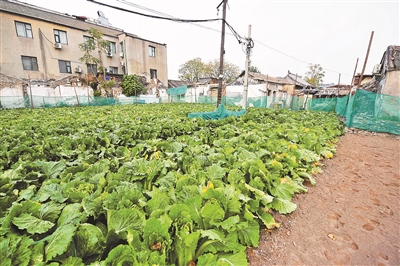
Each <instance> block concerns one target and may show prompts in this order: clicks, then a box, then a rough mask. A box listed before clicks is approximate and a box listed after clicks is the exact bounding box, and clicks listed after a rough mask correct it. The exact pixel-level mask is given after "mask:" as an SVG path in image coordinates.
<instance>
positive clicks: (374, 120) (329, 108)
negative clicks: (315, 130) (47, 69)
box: [0, 87, 400, 135]
mask: <svg viewBox="0 0 400 266" xmlns="http://www.w3.org/2000/svg"><path fill="white" fill-rule="evenodd" d="M184 90H185V88H184V87H182V88H179V89H177V90H176V91H174V93H171V94H169V101H170V102H182V103H183V102H191V103H202V104H215V105H216V104H217V97H216V96H213V97H209V96H197V95H192V96H185V94H181V93H182V92H183V91H184ZM175 93H176V94H175ZM146 101H147V100H143V99H139V97H121V98H117V99H115V98H112V97H92V96H89V97H88V96H79V97H75V96H69V97H48V96H32V97H29V96H0V108H6V109H11V108H31V107H33V108H48V107H63V106H78V105H79V106H102V105H116V104H144V103H146ZM221 103H222V104H224V105H225V106H241V105H242V98H241V97H222V100H221ZM247 106H248V107H257V108H275V109H277V108H288V109H290V110H293V111H298V110H314V111H325V112H336V113H337V114H338V115H340V116H342V117H345V118H346V125H347V126H348V127H352V128H359V129H364V130H369V131H375V132H388V133H392V134H396V135H400V98H399V97H394V96H390V95H384V94H376V93H373V92H369V91H365V90H357V91H356V93H355V94H354V95H351V96H349V95H346V96H345V97H342V98H314V99H312V98H307V97H297V96H292V97H290V99H289V100H287V99H286V98H285V99H283V98H276V97H274V96H264V97H257V98H248V100H247Z"/></svg>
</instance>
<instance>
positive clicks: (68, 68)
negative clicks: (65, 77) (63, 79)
mask: <svg viewBox="0 0 400 266" xmlns="http://www.w3.org/2000/svg"><path fill="white" fill-rule="evenodd" d="M60 63H64V64H65V71H62V70H64V69H62V68H61V64H60ZM58 68H59V70H60V73H69V74H72V67H71V61H66V60H58Z"/></svg>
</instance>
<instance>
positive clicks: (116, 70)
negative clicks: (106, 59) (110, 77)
mask: <svg viewBox="0 0 400 266" xmlns="http://www.w3.org/2000/svg"><path fill="white" fill-rule="evenodd" d="M108 69H109V70H111V71H108V73H110V74H118V67H115V66H109V67H108Z"/></svg>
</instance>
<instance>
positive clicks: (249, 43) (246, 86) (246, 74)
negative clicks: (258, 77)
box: [242, 25, 253, 110]
mask: <svg viewBox="0 0 400 266" xmlns="http://www.w3.org/2000/svg"><path fill="white" fill-rule="evenodd" d="M247 36H248V37H247V43H246V65H245V69H244V84H243V87H244V88H243V104H242V108H243V109H244V110H246V106H247V91H248V89H249V62H250V53H251V48H252V43H253V42H252V41H251V25H249V32H248V34H247Z"/></svg>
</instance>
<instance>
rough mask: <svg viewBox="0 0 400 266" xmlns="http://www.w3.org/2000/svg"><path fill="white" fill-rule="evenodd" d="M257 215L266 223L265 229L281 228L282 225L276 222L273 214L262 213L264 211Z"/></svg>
mask: <svg viewBox="0 0 400 266" xmlns="http://www.w3.org/2000/svg"><path fill="white" fill-rule="evenodd" d="M257 214H258V217H259V218H260V219H261V221H262V222H263V223H264V225H265V227H267V228H268V229H273V228H279V227H280V224H279V223H277V222H275V219H274V217H273V216H272V214H270V213H268V212H266V211H262V210H260V211H259V212H257Z"/></svg>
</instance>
